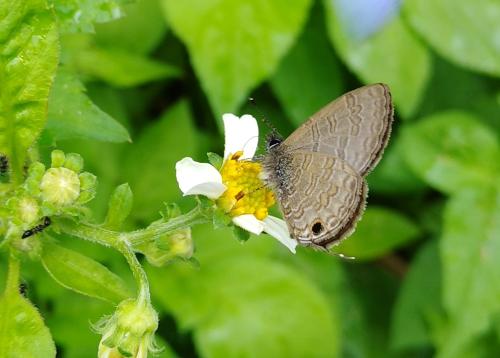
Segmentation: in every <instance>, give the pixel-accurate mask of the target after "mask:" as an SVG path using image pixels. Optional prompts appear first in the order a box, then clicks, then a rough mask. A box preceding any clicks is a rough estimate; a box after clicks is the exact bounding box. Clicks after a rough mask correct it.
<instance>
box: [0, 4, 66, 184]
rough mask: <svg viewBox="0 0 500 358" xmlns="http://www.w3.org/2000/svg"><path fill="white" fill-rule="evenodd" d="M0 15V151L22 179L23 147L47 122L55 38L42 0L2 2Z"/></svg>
mask: <svg viewBox="0 0 500 358" xmlns="http://www.w3.org/2000/svg"><path fill="white" fill-rule="evenodd" d="M0 14H3V15H2V26H1V29H0V53H1V54H2V57H1V60H0V81H1V82H0V88H1V91H0V153H3V154H5V155H7V157H8V158H9V160H10V164H11V168H12V176H13V177H14V181H20V180H21V176H22V173H23V169H22V168H23V167H24V165H25V159H26V151H27V150H28V148H30V147H31V146H32V145H33V143H34V142H35V141H36V139H37V137H38V136H39V134H40V132H41V131H42V129H43V127H44V126H45V121H46V118H47V100H48V97H49V90H50V87H51V85H52V81H53V79H54V75H55V71H56V67H57V62H58V56H59V41H58V37H57V27H56V23H55V20H54V18H53V16H52V12H51V11H50V10H49V9H47V6H46V3H45V1H43V0H26V1H14V2H11V1H2V2H0Z"/></svg>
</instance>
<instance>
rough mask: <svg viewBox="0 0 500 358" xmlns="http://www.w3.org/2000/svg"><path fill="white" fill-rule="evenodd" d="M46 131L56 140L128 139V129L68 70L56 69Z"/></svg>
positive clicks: (114, 140) (109, 140)
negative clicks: (109, 113) (90, 95)
mask: <svg viewBox="0 0 500 358" xmlns="http://www.w3.org/2000/svg"><path fill="white" fill-rule="evenodd" d="M47 130H48V132H49V133H50V134H51V136H52V138H53V139H55V140H59V139H74V138H80V139H94V140H100V141H106V142H124V141H130V136H129V134H128V132H127V130H126V129H125V128H124V127H123V126H122V125H121V124H120V123H119V122H117V121H115V120H114V119H113V118H112V117H111V116H110V115H108V114H107V113H105V112H104V111H102V110H101V109H100V108H99V107H97V106H96V105H95V104H94V103H93V102H92V101H91V100H90V99H89V98H88V96H87V95H86V94H85V87H84V86H83V84H82V83H81V82H80V81H79V80H78V79H77V78H76V77H75V75H74V74H72V73H71V72H69V71H67V70H64V69H62V70H59V72H58V74H57V77H56V80H55V83H54V87H53V88H52V91H51V94H50V99H49V120H48V122H47Z"/></svg>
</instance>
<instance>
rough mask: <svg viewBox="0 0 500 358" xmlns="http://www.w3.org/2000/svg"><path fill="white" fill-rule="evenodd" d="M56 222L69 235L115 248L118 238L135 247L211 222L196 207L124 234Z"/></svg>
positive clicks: (80, 224) (96, 226) (95, 226)
mask: <svg viewBox="0 0 500 358" xmlns="http://www.w3.org/2000/svg"><path fill="white" fill-rule="evenodd" d="M55 220H56V222H57V224H58V225H59V227H60V228H61V229H62V231H64V232H65V233H67V234H70V235H72V236H76V237H78V238H80V239H84V240H89V241H93V242H96V243H99V244H101V245H104V246H111V247H115V244H116V241H117V240H118V238H120V239H121V240H126V241H127V242H128V243H130V245H131V246H132V247H135V246H137V245H140V244H143V243H144V242H147V241H151V240H154V239H156V238H158V237H160V236H162V235H165V234H168V233H170V232H173V231H176V230H179V229H184V228H187V227H191V226H194V225H197V224H201V223H204V222H208V221H209V219H208V215H207V214H206V212H205V211H204V210H203V209H201V208H200V207H196V208H194V209H193V210H191V211H190V212H188V213H186V214H184V215H179V216H177V217H175V218H172V219H170V220H168V221H165V222H157V223H155V224H154V225H151V226H149V227H147V228H145V229H140V230H135V231H131V232H123V233H122V232H118V231H114V230H109V229H105V228H103V227H101V226H98V225H94V224H89V223H78V224H77V223H74V222H71V221H68V220H61V219H60V220H57V219H55Z"/></svg>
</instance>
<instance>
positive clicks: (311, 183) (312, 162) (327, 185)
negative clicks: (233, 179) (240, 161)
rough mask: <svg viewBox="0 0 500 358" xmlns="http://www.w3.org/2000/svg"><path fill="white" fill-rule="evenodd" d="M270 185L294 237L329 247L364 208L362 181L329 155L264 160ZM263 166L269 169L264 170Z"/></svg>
mask: <svg viewBox="0 0 500 358" xmlns="http://www.w3.org/2000/svg"><path fill="white" fill-rule="evenodd" d="M269 160H272V161H273V162H272V163H269V162H267V163H265V168H268V169H267V170H272V173H271V175H270V176H269V178H270V184H271V186H272V187H273V188H274V191H275V193H276V195H277V197H278V202H279V203H280V206H281V210H282V212H283V215H284V217H285V221H286V222H287V224H288V229H289V231H290V234H291V236H292V237H293V238H295V239H296V240H297V241H299V243H301V244H302V245H305V246H317V247H318V246H319V247H324V248H328V247H330V246H332V245H334V244H336V243H338V242H339V241H340V240H342V238H344V237H346V236H347V235H349V234H350V233H351V232H352V230H354V227H355V224H356V222H357V221H358V219H359V217H360V215H361V214H362V212H363V210H364V207H365V199H366V193H367V187H366V184H365V180H364V178H363V177H361V176H360V175H359V174H358V173H357V172H356V171H355V170H354V169H353V168H352V167H351V166H350V165H349V164H348V163H346V162H345V161H343V160H341V159H339V158H336V157H334V156H332V155H328V154H324V153H315V152H304V151H291V152H290V151H286V152H283V153H282V155H278V156H275V157H272V158H268V161H269ZM266 164H267V165H266Z"/></svg>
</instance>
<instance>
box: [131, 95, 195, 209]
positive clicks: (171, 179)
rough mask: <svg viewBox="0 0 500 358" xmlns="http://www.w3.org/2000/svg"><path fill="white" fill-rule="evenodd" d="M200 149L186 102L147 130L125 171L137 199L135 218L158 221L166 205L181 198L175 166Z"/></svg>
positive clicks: (139, 140)
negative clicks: (164, 204) (163, 205)
mask: <svg viewBox="0 0 500 358" xmlns="http://www.w3.org/2000/svg"><path fill="white" fill-rule="evenodd" d="M197 146H198V141H197V135H196V132H195V130H194V126H193V123H192V119H191V114H190V112H189V109H188V107H187V103H186V102H184V101H180V102H179V103H177V104H176V105H175V106H174V107H173V108H171V109H170V110H169V111H168V112H166V113H164V114H163V115H162V116H161V117H160V118H159V120H158V121H157V122H156V123H154V124H152V125H151V126H150V127H149V128H146V129H145V130H144V132H143V133H142V134H141V136H140V137H139V138H138V139H137V143H136V144H135V146H134V148H133V150H130V151H129V153H128V155H126V159H125V164H124V167H123V170H124V172H125V177H126V178H127V179H126V180H127V181H128V182H129V183H130V187H131V188H132V191H133V193H134V197H135V204H134V209H133V212H132V215H133V216H135V217H136V218H140V219H147V218H149V219H154V218H157V217H158V213H159V211H160V210H161V208H162V203H163V202H169V201H175V200H176V199H177V198H179V193H180V190H179V189H178V187H177V180H176V179H175V163H176V162H177V161H178V160H181V159H182V158H183V157H185V156H193V155H195V154H196V153H197Z"/></svg>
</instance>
